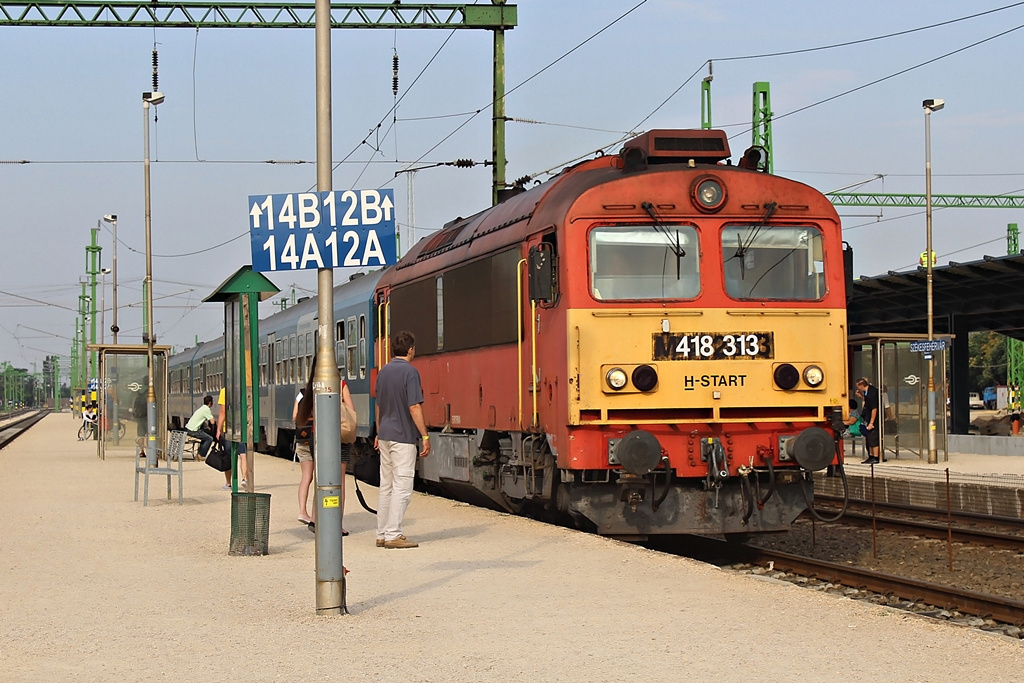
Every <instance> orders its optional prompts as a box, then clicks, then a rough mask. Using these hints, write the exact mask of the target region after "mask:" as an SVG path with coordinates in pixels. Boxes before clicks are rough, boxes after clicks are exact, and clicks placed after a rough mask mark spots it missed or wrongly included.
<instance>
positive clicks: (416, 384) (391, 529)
mask: <svg viewBox="0 0 1024 683" xmlns="http://www.w3.org/2000/svg"><path fill="white" fill-rule="evenodd" d="M391 355H392V358H391V361H390V362H389V363H388V364H387V365H385V366H384V367H383V368H381V370H380V372H379V373H377V385H376V395H377V404H376V409H377V437H376V438H375V439H374V443H373V445H374V448H376V449H377V450H379V451H380V493H379V496H378V498H377V547H378V548H416V547H419V543H413V542H412V541H410V540H409V539H407V538H406V537H405V534H404V533H403V532H402V519H403V518H404V517H405V510H406V508H408V507H409V500H410V499H411V498H412V485H413V479H414V477H415V476H416V454H417V451H418V452H419V456H420V457H421V458H425V457H427V456H428V455H429V454H430V436H429V435H428V434H427V425H426V422H424V420H423V387H422V385H421V384H420V373H419V372H418V371H417V370H416V368H414V367H413V366H412V365H411V364H410V361H411V360H412V359H413V357H414V356H415V355H416V338H415V337H414V336H413V334H412V332H399V333H398V334H396V335H395V336H394V337H393V338H392V340H391ZM421 440H422V444H423V445H422V447H420V448H418V449H417V447H416V444H417V442H419V441H421Z"/></svg>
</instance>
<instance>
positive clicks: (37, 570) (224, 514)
mask: <svg viewBox="0 0 1024 683" xmlns="http://www.w3.org/2000/svg"><path fill="white" fill-rule="evenodd" d="M77 428H78V422H77V421H75V420H73V419H72V418H71V417H70V416H69V415H68V414H67V413H63V414H55V415H51V416H49V417H47V418H46V419H45V420H44V421H43V422H41V423H40V424H39V425H38V426H37V427H36V428H34V429H33V430H31V431H30V432H29V433H28V434H26V435H24V436H22V437H21V438H20V439H19V440H17V441H16V442H15V443H14V444H12V445H11V446H10V447H9V448H7V449H4V450H3V451H2V452H0V519H2V523H0V573H2V576H3V580H2V581H0V679H2V680H4V681H8V680H9V681H54V680H63V679H69V680H75V681H111V680H118V681H141V680H153V679H157V680H181V681H227V680H233V681H304V680H311V679H319V680H327V681H331V680H338V681H341V680H345V681H362V680H374V681H401V682H403V683H404V682H410V681H446V682H450V681H481V680H495V681H502V680H513V681H526V680H529V681H623V680H681V679H688V680H695V679H699V678H703V679H706V680H714V681H750V680H753V679H759V680H771V681H823V680H833V681H835V680H841V681H846V680H850V681H892V680H900V681H951V680H955V681H993V680H996V681H1008V680H1017V679H1018V678H1019V676H1020V670H1021V667H1022V665H1024V645H1022V644H1021V641H1015V640H1011V639H1009V638H1005V637H1000V636H994V635H990V634H985V633H982V632H980V631H977V630H971V629H964V628H957V627H952V626H949V625H946V624H942V623H938V622H934V621H930V620H926V619H922V618H919V617H914V616H911V615H909V614H906V613H901V612H897V611H894V610H891V609H888V608H884V607H879V606H876V605H871V604H868V603H864V602H858V601H852V600H848V599H843V598H838V597H835V596H831V595H827V594H824V593H820V592H812V591H806V590H802V589H800V588H797V587H795V586H793V585H790V584H787V583H782V582H778V581H773V580H766V579H764V578H759V577H755V576H749V575H738V574H734V573H730V572H725V571H722V570H719V569H717V568H715V567H711V566H709V565H704V564H700V563H697V562H694V561H692V560H688V559H685V558H678V557H672V556H669V555H665V554H661V553H657V552H652V551H648V550H645V549H642V548H639V547H636V546H632V545H629V544H625V543H621V542H616V541H611V540H607V539H603V538H599V537H596V536H589V535H585V534H581V533H578V532H575V531H570V530H567V529H562V528H558V527H552V526H547V525H544V524H540V523H537V522H533V521H530V520H526V519H521V518H516V517H511V516H508V515H503V514H498V513H495V512H490V511H486V510H480V509H477V508H472V507H469V506H466V505H463V504H459V503H453V502H452V501H448V500H445V499H441V498H434V497H429V496H423V495H420V494H416V495H415V496H414V498H413V501H412V504H411V506H410V508H409V513H408V514H407V517H406V521H407V524H406V531H407V533H408V535H409V537H410V538H411V539H412V540H415V541H419V542H420V543H422V545H421V547H419V548H416V549H411V550H385V549H382V548H376V547H375V546H374V528H375V520H374V518H373V517H372V516H371V515H369V514H368V513H366V512H364V511H363V510H362V509H361V508H359V506H358V503H357V501H356V499H355V496H354V495H351V494H352V493H353V491H354V489H353V487H352V481H351V479H350V480H349V482H348V486H349V494H350V495H349V500H348V504H347V509H348V514H347V515H346V518H345V526H346V528H348V529H349V530H350V531H351V532H352V535H351V536H349V537H348V538H347V539H346V543H345V549H344V552H345V564H346V566H347V567H348V568H349V569H350V570H351V572H352V573H351V574H349V576H348V583H347V588H348V608H349V610H350V611H351V614H349V615H347V616H340V617H322V616H317V615H316V614H315V595H314V588H315V581H314V555H313V553H314V551H313V535H312V534H311V533H310V532H309V531H308V530H307V529H306V527H305V526H300V525H299V524H298V522H297V521H296V515H297V510H296V507H297V504H296V497H295V496H296V486H297V484H298V480H299V472H298V469H297V468H296V469H295V470H292V469H291V463H290V462H286V461H283V460H280V459H276V458H271V457H268V456H263V455H257V457H256V485H257V491H260V492H265V493H271V494H272V499H271V529H270V552H271V554H270V555H269V556H266V557H232V556H228V554H227V546H228V537H229V533H230V493H229V492H225V491H221V490H220V486H221V484H222V483H223V478H222V477H221V476H220V474H219V473H217V472H215V471H213V470H212V469H210V468H208V467H207V466H206V465H204V464H202V463H198V462H186V463H185V469H186V472H185V495H186V499H185V504H184V505H182V506H179V505H177V499H176V494H177V482H175V486H174V489H175V499H174V500H173V501H172V502H168V501H166V500H164V499H163V491H164V490H165V486H164V483H163V481H162V480H161V479H160V478H155V479H154V480H153V481H151V493H154V492H155V494H154V495H151V497H150V505H149V507H143V506H142V503H141V502H139V503H136V502H133V500H132V495H133V473H132V467H133V462H134V460H133V458H132V456H131V455H130V454H128V453H125V454H115V453H111V452H108V456H107V460H106V461H100V460H98V459H97V458H96V456H95V450H94V445H93V444H91V443H87V442H77V441H76V438H75V430H77ZM364 490H366V491H367V498H368V502H369V503H370V505H371V506H372V505H373V504H374V503H375V499H376V490H375V489H373V488H372V487H364Z"/></svg>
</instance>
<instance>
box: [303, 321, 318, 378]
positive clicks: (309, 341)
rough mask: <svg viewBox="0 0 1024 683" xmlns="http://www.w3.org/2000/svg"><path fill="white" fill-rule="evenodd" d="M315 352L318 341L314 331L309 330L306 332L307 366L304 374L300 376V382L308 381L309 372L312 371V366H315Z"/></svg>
mask: <svg viewBox="0 0 1024 683" xmlns="http://www.w3.org/2000/svg"><path fill="white" fill-rule="evenodd" d="M315 353H316V342H315V341H313V333H312V332H307V333H306V363H305V366H306V367H305V370H303V372H302V376H301V377H300V378H299V381H300V382H304V381H306V379H307V378H308V377H309V373H310V372H311V371H312V368H313V354H315Z"/></svg>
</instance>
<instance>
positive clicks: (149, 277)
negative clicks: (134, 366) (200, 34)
mask: <svg viewBox="0 0 1024 683" xmlns="http://www.w3.org/2000/svg"><path fill="white" fill-rule="evenodd" d="M163 101H164V97H163V95H161V94H160V93H158V92H144V93H142V121H143V131H142V133H143V138H144V142H143V152H144V153H143V156H142V169H143V176H144V179H145V195H146V199H145V201H146V292H147V293H148V296H147V297H146V316H147V319H148V320H149V323H148V326H147V329H146V359H147V361H148V363H147V365H148V366H149V387H148V388H147V389H146V425H147V429H146V433H147V435H148V438H147V439H146V463H147V464H148V465H149V467H156V466H157V460H156V380H155V379H154V378H155V369H154V367H153V336H154V335H153V229H152V222H151V220H150V216H151V213H150V199H149V105H150V103H152V104H154V105H156V104H160V103H161V102H163ZM168 466H169V465H168Z"/></svg>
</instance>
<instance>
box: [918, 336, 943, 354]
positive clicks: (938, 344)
mask: <svg viewBox="0 0 1024 683" xmlns="http://www.w3.org/2000/svg"><path fill="white" fill-rule="evenodd" d="M910 350H911V351H912V352H914V353H930V352H932V351H945V350H946V340H945V339H920V340H918V341H912V342H910Z"/></svg>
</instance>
